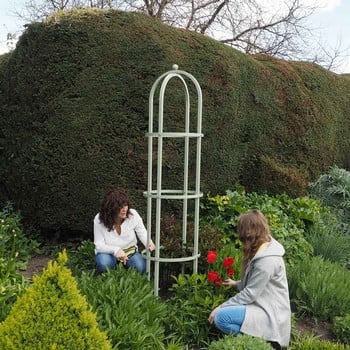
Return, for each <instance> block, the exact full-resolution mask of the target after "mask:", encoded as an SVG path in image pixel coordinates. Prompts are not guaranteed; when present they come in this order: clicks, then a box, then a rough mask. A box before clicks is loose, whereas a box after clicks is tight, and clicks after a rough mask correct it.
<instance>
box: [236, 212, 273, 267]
mask: <svg viewBox="0 0 350 350" xmlns="http://www.w3.org/2000/svg"><path fill="white" fill-rule="evenodd" d="M237 231H238V238H239V240H240V241H241V242H242V244H243V261H242V272H243V273H244V272H245V271H246V268H247V266H248V264H249V262H250V261H251V260H252V258H253V257H254V255H255V254H256V252H257V251H258V249H259V247H260V246H261V245H262V244H263V243H265V242H269V241H270V240H271V236H270V228H269V224H268V222H267V220H266V218H265V216H264V214H263V213H262V212H261V211H260V210H249V211H248V212H246V213H244V214H241V215H240V216H239V218H238V224H237Z"/></svg>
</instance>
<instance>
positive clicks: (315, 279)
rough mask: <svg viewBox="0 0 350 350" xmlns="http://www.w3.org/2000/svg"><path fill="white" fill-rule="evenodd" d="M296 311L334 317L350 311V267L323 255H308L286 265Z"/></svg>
mask: <svg viewBox="0 0 350 350" xmlns="http://www.w3.org/2000/svg"><path fill="white" fill-rule="evenodd" d="M287 274H288V282H289V292H290V297H291V301H292V304H293V306H294V308H295V311H296V313H297V315H299V316H306V317H313V318H315V319H317V320H331V319H333V318H334V317H335V316H342V315H345V314H347V313H349V312H350V298H349V290H350V271H349V270H346V269H344V268H343V267H342V266H341V265H339V264H337V263H333V262H330V261H324V260H323V259H322V258H321V257H319V256H317V257H311V258H310V257H306V258H304V259H302V260H300V261H298V262H296V263H295V264H294V265H293V266H289V267H288V269H287Z"/></svg>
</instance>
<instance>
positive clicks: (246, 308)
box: [209, 210, 291, 348]
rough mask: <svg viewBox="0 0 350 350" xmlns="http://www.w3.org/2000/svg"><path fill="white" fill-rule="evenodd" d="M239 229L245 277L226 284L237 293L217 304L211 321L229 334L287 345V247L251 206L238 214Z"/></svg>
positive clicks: (275, 345) (289, 318) (243, 274)
mask: <svg viewBox="0 0 350 350" xmlns="http://www.w3.org/2000/svg"><path fill="white" fill-rule="evenodd" d="M237 231H238V237H239V240H240V241H241V242H242V246H243V262H242V279H241V280H239V281H234V280H232V279H227V280H226V281H225V282H224V284H225V285H228V286H232V287H235V288H237V289H238V291H239V292H238V293H237V294H236V295H235V296H233V297H231V298H230V299H228V300H227V301H226V302H224V303H223V304H221V305H219V306H218V307H217V308H215V309H214V310H213V311H212V312H211V314H210V316H209V322H210V323H213V322H214V324H215V326H216V327H217V328H219V329H220V330H221V331H222V332H224V333H226V334H229V333H231V334H238V333H245V334H249V335H251V336H255V337H260V338H263V339H265V340H266V341H268V342H270V343H271V344H272V345H273V346H274V347H275V348H280V347H281V346H283V347H284V346H288V344H289V340H290V329H291V325H290V324H291V311H290V301H289V291H288V282H287V275H286V269H285V265H284V261H283V255H284V253H285V250H284V248H283V246H282V245H281V244H280V243H279V242H277V241H276V240H275V239H274V238H273V237H272V236H271V233H270V228H269V225H268V222H267V220H266V218H265V216H264V215H263V214H262V212H260V211H259V210H250V211H248V212H246V213H244V214H241V215H240V217H239V218H238V224H237Z"/></svg>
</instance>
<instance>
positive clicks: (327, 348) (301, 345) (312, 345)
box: [288, 333, 349, 350]
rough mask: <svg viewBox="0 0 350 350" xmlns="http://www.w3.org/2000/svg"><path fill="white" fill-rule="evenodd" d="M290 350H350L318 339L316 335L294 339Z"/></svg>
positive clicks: (339, 344)
mask: <svg viewBox="0 0 350 350" xmlns="http://www.w3.org/2000/svg"><path fill="white" fill-rule="evenodd" d="M288 349H289V350H348V349H349V347H347V346H346V345H344V344H341V343H333V342H330V341H327V340H322V339H318V337H317V336H315V335H314V334H308V333H307V334H303V335H299V336H298V337H296V338H295V339H293V341H292V343H291V344H290V346H289V347H288Z"/></svg>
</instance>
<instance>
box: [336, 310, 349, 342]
mask: <svg viewBox="0 0 350 350" xmlns="http://www.w3.org/2000/svg"><path fill="white" fill-rule="evenodd" d="M332 330H333V333H334V335H335V338H336V339H337V340H338V341H339V342H341V343H344V344H349V345H350V314H346V315H345V316H343V317H341V316H337V317H335V318H334V320H333V329H332Z"/></svg>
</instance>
